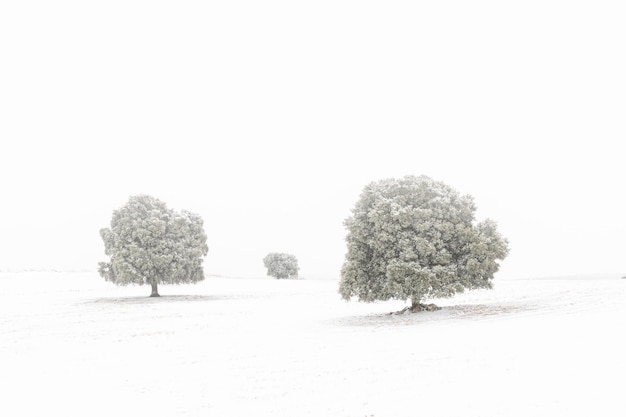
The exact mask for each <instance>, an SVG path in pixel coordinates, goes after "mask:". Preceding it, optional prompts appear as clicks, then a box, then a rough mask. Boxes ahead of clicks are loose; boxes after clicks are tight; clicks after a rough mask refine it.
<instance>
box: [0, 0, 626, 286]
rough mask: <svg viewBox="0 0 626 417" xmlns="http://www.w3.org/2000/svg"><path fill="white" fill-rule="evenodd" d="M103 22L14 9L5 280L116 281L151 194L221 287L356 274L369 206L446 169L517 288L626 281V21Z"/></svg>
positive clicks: (534, 5)
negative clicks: (550, 278)
mask: <svg viewBox="0 0 626 417" xmlns="http://www.w3.org/2000/svg"><path fill="white" fill-rule="evenodd" d="M95 3H96V2H85V1H56V2H48V1H25V0H21V1H10V0H9V1H4V2H2V3H0V61H1V65H0V140H1V156H0V158H1V159H0V181H1V195H2V200H1V204H0V268H2V269H8V268H10V269H18V268H23V267H31V268H49V267H53V268H75V269H85V268H91V269H95V268H96V267H97V262H98V261H100V260H104V259H105V257H104V249H103V245H102V242H101V239H100V236H99V229H100V228H101V227H106V226H108V224H109V221H110V218H111V213H112V211H113V210H114V209H116V208H119V207H120V206H121V205H123V204H124V203H125V202H126V201H127V199H128V196H129V195H131V194H137V193H148V194H151V195H154V196H155V197H158V198H160V199H162V200H164V201H165V202H167V203H168V204H169V205H170V206H171V207H174V208H177V209H180V208H185V209H188V210H190V211H194V212H198V213H200V214H201V215H202V216H203V218H204V220H205V228H206V231H207V234H208V243H209V248H210V250H209V255H208V257H207V259H206V262H205V268H206V271H207V273H214V274H224V275H229V276H263V275H264V274H265V270H264V268H263V265H262V258H263V256H265V254H267V253H268V252H270V251H285V252H290V253H293V254H295V255H296V256H297V257H298V259H299V260H300V267H301V275H302V276H304V277H326V278H335V277H338V276H339V268H340V267H341V263H342V262H343V257H344V254H345V251H346V248H345V244H344V237H345V230H344V228H343V225H342V222H343V220H344V219H345V218H346V217H347V216H348V215H349V212H350V209H351V208H352V206H353V205H354V203H355V202H356V200H357V198H358V195H359V193H360V191H361V190H362V188H363V187H364V186H365V185H366V184H367V183H368V182H370V181H373V180H377V179H381V178H385V177H390V176H402V175H406V174H414V175H420V174H426V175H429V176H431V177H433V178H435V179H437V180H442V181H444V182H446V183H448V184H449V185H451V186H453V187H455V188H457V189H458V190H459V191H461V192H464V193H469V194H471V195H473V196H474V197H475V200H476V203H477V206H478V209H479V210H478V218H479V220H480V219H484V218H485V217H490V218H493V219H494V220H496V221H497V222H498V224H499V228H500V231H501V232H502V234H503V235H505V236H506V237H507V238H508V239H509V241H510V246H511V254H510V255H509V257H508V258H507V259H506V260H505V261H504V262H503V263H502V268H501V271H500V272H499V274H498V276H500V277H525V276H546V275H561V274H579V273H580V274H583V273H604V272H611V273H618V274H622V273H626V256H625V254H626V215H625V213H626V196H625V194H626V193H625V192H624V189H625V183H626V174H625V173H624V169H625V166H626V164H625V158H624V152H623V150H622V146H621V144H622V142H623V141H624V138H625V136H626V118H625V115H626V81H625V80H626V76H624V74H626V54H625V51H626V25H625V24H624V22H625V21H626V6H624V3H623V2H621V1H602V0H594V1H551V0H541V1H524V2H503V1H473V2H467V1H428V2H426V1H424V2H417V1H390V0H388V1H378V2H375V1H362V0H361V1H341V0H333V1H320V0H317V1H311V2H298V1H272V0H268V1H235V0H229V1H219V2H218V1H212V2H207V1H198V2H190V1H171V2H166V1H133V0H124V1H107V2H97V3H98V4H95ZM513 3H515V4H513Z"/></svg>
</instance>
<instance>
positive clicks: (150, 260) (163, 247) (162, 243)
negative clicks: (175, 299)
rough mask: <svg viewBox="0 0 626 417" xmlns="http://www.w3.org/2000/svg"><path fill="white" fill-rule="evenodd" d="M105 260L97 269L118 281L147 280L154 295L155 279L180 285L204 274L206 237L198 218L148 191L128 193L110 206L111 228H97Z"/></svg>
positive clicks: (107, 277)
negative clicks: (112, 208) (121, 201)
mask: <svg viewBox="0 0 626 417" xmlns="http://www.w3.org/2000/svg"><path fill="white" fill-rule="evenodd" d="M100 235H101V236H102V240H104V252H105V254H106V255H107V256H109V257H110V262H100V267H99V270H98V271H99V272H100V275H102V277H104V279H106V280H107V281H111V282H114V283H115V284H118V285H128V284H139V285H143V284H149V285H151V286H152V294H151V297H158V296H159V293H158V288H157V285H158V284H181V283H191V282H198V281H201V280H203V279H204V270H203V268H202V258H203V257H204V256H206V255H207V253H208V251H209V248H208V247H207V244H206V240H207V236H206V234H205V232H204V226H203V222H202V218H201V217H200V216H199V215H197V214H194V213H190V212H188V211H185V210H183V211H182V212H180V213H179V212H176V211H174V210H171V209H169V208H167V206H166V205H165V203H164V202H162V201H160V200H158V199H156V198H154V197H151V196H149V195H137V196H133V197H130V199H129V200H128V203H126V205H124V206H123V207H122V208H120V209H119V210H115V211H113V218H112V219H111V227H110V228H104V229H101V230H100Z"/></svg>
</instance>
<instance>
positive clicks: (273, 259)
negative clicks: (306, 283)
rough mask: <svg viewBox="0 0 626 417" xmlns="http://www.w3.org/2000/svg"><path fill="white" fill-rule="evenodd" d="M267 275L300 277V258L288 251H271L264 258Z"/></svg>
mask: <svg viewBox="0 0 626 417" xmlns="http://www.w3.org/2000/svg"><path fill="white" fill-rule="evenodd" d="M263 265H265V267H266V268H267V275H268V276H270V277H275V278H278V279H280V278H298V271H299V270H300V268H299V267H298V259H296V257H295V256H294V255H290V254H288V253H269V254H267V256H266V257H265V258H263Z"/></svg>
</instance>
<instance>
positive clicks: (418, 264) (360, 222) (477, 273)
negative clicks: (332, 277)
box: [339, 176, 508, 307]
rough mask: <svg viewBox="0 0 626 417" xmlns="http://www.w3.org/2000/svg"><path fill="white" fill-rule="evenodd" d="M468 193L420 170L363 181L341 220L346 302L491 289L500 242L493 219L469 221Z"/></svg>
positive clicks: (503, 248) (502, 253)
mask: <svg viewBox="0 0 626 417" xmlns="http://www.w3.org/2000/svg"><path fill="white" fill-rule="evenodd" d="M475 210H476V208H475V206H474V202H473V199H472V197H471V196H469V195H460V194H459V193H458V192H457V191H455V190H454V189H452V188H451V187H449V186H447V185H446V184H444V183H442V182H437V181H434V180H432V179H431V178H429V177H426V176H420V177H414V176H406V177H404V178H402V179H386V180H381V181H377V182H373V183H371V184H369V185H368V186H366V187H365V189H364V190H363V192H362V194H361V196H360V198H359V200H358V202H357V203H356V205H355V207H354V208H353V210H352V215H351V216H350V217H349V218H348V219H347V220H346V221H345V226H346V228H347V229H348V235H347V237H346V241H347V245H348V252H347V254H346V260H345V263H344V265H343V267H342V269H341V281H340V285H339V292H340V294H341V296H342V297H343V298H344V299H346V300H349V299H350V298H351V297H352V296H357V297H358V299H359V300H360V301H375V300H388V299H392V298H393V299H400V300H407V299H410V300H411V301H412V306H413V307H417V305H418V304H419V302H420V300H422V299H423V298H426V297H450V296H452V295H454V294H455V293H457V292H462V291H463V290H464V289H475V288H491V287H492V282H491V281H492V278H493V275H494V273H495V272H496V271H497V270H498V268H499V265H498V263H497V262H496V261H497V260H502V259H504V258H505V257H506V255H507V254H508V242H507V240H506V239H504V238H503V237H502V236H501V235H500V234H499V233H498V231H497V230H496V223H495V222H493V221H492V220H485V221H483V222H480V223H476V222H475V220H474V212H475Z"/></svg>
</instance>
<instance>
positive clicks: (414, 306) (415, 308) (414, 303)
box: [411, 297, 422, 313]
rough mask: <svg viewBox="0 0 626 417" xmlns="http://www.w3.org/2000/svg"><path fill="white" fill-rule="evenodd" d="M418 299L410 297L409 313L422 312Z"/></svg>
mask: <svg viewBox="0 0 626 417" xmlns="http://www.w3.org/2000/svg"><path fill="white" fill-rule="evenodd" d="M420 301H421V300H420V297H412V298H411V311H412V312H414V313H415V312H418V311H422V307H421V306H420Z"/></svg>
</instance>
